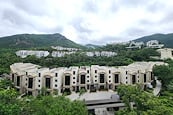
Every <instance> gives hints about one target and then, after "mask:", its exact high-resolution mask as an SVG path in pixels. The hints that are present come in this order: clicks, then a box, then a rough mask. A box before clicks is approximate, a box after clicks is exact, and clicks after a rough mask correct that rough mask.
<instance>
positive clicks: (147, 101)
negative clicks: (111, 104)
mask: <svg viewBox="0 0 173 115" xmlns="http://www.w3.org/2000/svg"><path fill="white" fill-rule="evenodd" d="M118 94H119V95H120V97H121V98H122V101H123V102H124V103H125V104H126V105H127V108H126V109H124V110H120V111H118V112H117V113H116V114H118V115H123V114H128V115H129V114H132V115H163V114H166V115H171V114H172V113H173V108H172V103H173V100H170V99H168V98H163V97H162V98H158V97H154V96H153V95H152V94H149V93H147V92H145V91H143V90H142V89H141V88H140V86H139V85H136V86H130V85H120V86H119V87H118ZM131 102H133V103H134V104H135V106H136V107H135V108H133V107H132V106H131V104H130V103H131Z"/></svg>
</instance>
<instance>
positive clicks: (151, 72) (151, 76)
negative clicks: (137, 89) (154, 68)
mask: <svg viewBox="0 0 173 115" xmlns="http://www.w3.org/2000/svg"><path fill="white" fill-rule="evenodd" d="M153 79H154V77H153V73H152V72H151V80H153Z"/></svg>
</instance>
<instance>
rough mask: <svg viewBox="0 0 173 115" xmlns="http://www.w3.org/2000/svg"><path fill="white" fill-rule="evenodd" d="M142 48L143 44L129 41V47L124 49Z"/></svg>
mask: <svg viewBox="0 0 173 115" xmlns="http://www.w3.org/2000/svg"><path fill="white" fill-rule="evenodd" d="M142 46H144V42H135V41H131V42H130V44H129V46H128V47H126V48H128V49H136V48H138V49H141V48H142Z"/></svg>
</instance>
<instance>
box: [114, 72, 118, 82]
mask: <svg viewBox="0 0 173 115" xmlns="http://www.w3.org/2000/svg"><path fill="white" fill-rule="evenodd" d="M114 77H115V78H114V83H119V74H115V76H114Z"/></svg>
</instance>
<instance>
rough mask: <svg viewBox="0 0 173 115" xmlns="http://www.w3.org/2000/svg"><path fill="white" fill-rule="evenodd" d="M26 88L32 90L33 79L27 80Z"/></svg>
mask: <svg viewBox="0 0 173 115" xmlns="http://www.w3.org/2000/svg"><path fill="white" fill-rule="evenodd" d="M28 88H33V78H29V81H28Z"/></svg>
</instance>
